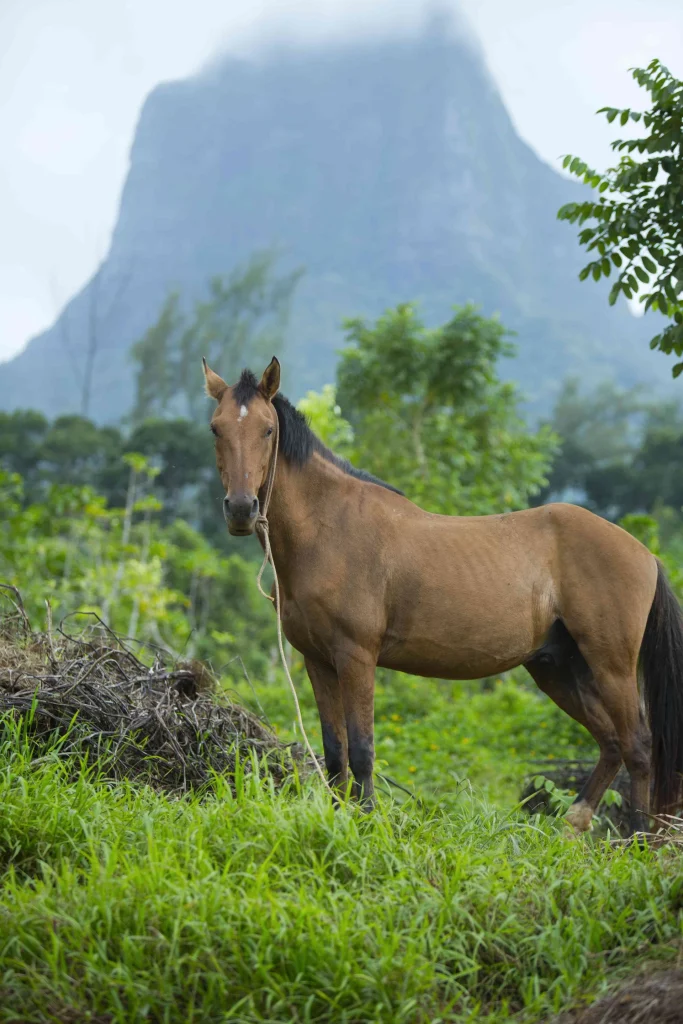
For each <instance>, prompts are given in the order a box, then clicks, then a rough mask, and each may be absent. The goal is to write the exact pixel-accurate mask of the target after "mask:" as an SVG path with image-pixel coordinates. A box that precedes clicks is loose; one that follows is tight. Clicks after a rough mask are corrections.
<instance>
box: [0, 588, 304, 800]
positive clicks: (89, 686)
mask: <svg viewBox="0 0 683 1024" xmlns="http://www.w3.org/2000/svg"><path fill="white" fill-rule="evenodd" d="M0 586H2V585H0ZM0 595H2V597H4V598H5V599H6V600H0V715H2V714H5V713H7V712H13V713H14V714H15V715H19V716H21V717H22V718H23V720H24V722H25V723H26V727H27V729H28V730H29V733H30V735H31V737H32V739H40V738H41V737H45V738H47V737H48V736H50V737H52V738H54V737H55V736H57V737H59V739H60V745H59V749H60V752H61V753H62V754H63V755H65V756H66V755H69V754H77V755H79V756H81V757H83V756H85V757H86V758H87V760H88V762H89V763H93V762H95V761H96V762H97V763H98V764H99V766H100V768H101V769H102V770H103V771H104V772H105V773H106V774H107V775H109V776H111V777H113V778H119V779H120V778H129V779H136V780H138V781H142V782H146V783H149V784H151V785H153V786H155V787H157V788H160V789H163V790H166V791H167V792H171V793H183V792H187V791H189V790H191V789H197V788H200V787H203V786H207V785H208V784H210V783H211V781H212V779H213V778H214V777H215V775H216V774H220V775H227V776H228V778H230V776H231V775H233V774H234V771H235V762H236V758H237V757H239V759H240V761H241V762H242V764H243V766H244V770H245V771H249V770H250V755H252V754H256V755H257V757H258V758H259V760H260V761H261V762H262V764H263V765H264V766H265V768H266V770H267V771H268V772H269V773H270V774H271V775H272V777H273V778H274V780H275V782H276V784H280V783H282V782H283V781H284V779H285V778H286V777H288V776H289V775H291V774H292V771H293V769H294V762H295V761H296V763H297V768H298V770H299V772H300V773H301V774H306V773H307V772H308V771H309V770H310V767H311V766H309V765H307V764H306V762H305V761H304V760H303V758H302V755H301V749H300V747H299V746H298V744H296V745H293V746H292V745H285V744H283V743H281V742H280V741H279V740H278V739H277V737H276V736H275V734H274V733H273V732H272V730H271V729H269V728H268V727H267V726H266V725H264V723H263V722H262V721H260V719H259V718H257V717H256V716H255V715H254V714H252V713H251V712H249V711H247V710H246V709H245V708H244V707H241V706H240V705H239V704H236V703H233V702H231V701H229V700H228V699H227V698H226V697H224V696H223V695H222V694H221V692H220V690H219V689H218V687H217V684H216V681H215V679H214V678H213V676H212V675H211V673H210V672H209V670H208V669H207V668H206V667H205V666H204V665H202V664H201V663H199V662H196V661H191V662H179V661H176V662H174V661H173V659H172V658H171V656H170V655H169V654H168V653H167V652H165V651H163V650H161V649H154V650H153V652H152V654H151V655H150V657H149V658H148V659H147V660H148V661H149V660H151V664H145V662H144V661H143V660H141V657H139V656H138V654H140V653H141V652H140V651H139V650H138V653H134V650H133V648H134V647H135V643H134V642H131V641H129V640H124V639H123V638H121V637H119V636H117V635H116V634H115V633H113V632H112V630H110V629H109V628H108V627H107V626H106V625H105V624H104V623H103V622H101V620H99V619H97V617H92V618H91V619H90V620H89V621H90V624H89V625H88V626H87V628H85V629H84V630H83V631H81V632H80V633H79V634H78V635H75V636H72V635H70V634H69V633H68V632H67V631H66V627H65V625H64V624H63V625H62V626H60V627H59V628H58V629H55V630H52V629H50V630H49V631H48V632H47V633H38V632H35V631H34V630H32V629H31V625H30V623H29V621H28V618H27V616H26V614H25V612H24V609H23V605H22V603H21V597H20V595H19V593H18V592H17V591H16V590H14V588H8V587H6V586H2V590H0ZM8 608H9V612H8V611H7V609H8ZM138 646H139V645H138ZM146 650H149V648H146Z"/></svg>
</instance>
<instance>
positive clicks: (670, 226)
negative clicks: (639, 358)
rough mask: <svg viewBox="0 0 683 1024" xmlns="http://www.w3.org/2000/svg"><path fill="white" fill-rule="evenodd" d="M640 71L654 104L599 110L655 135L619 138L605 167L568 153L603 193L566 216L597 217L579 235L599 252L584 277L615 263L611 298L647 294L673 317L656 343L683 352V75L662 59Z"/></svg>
mask: <svg viewBox="0 0 683 1024" xmlns="http://www.w3.org/2000/svg"><path fill="white" fill-rule="evenodd" d="M632 73H633V77H634V78H635V80H636V82H637V83H638V85H640V86H642V88H644V89H646V90H647V92H649V93H650V97H651V101H652V106H651V108H650V109H649V110H647V111H645V112H644V113H639V112H637V111H632V110H629V109H626V110H618V109H616V108H615V107H603V108H602V110H600V111H598V113H604V114H605V115H606V117H607V120H608V121H609V122H610V123H611V122H613V121H614V120H616V118H619V123H620V124H621V125H622V126H624V125H626V124H627V123H628V122H629V121H631V122H635V123H638V122H640V121H641V120H642V123H643V126H644V128H645V129H646V130H647V134H645V135H643V136H641V137H640V138H634V139H617V140H616V141H615V142H613V143H612V149H613V150H614V151H615V152H617V153H619V154H621V156H620V159H619V163H618V164H617V166H616V167H613V168H610V169H609V170H608V171H607V172H606V173H605V174H599V173H597V172H596V171H594V170H591V169H590V168H588V167H587V166H586V164H585V163H584V162H583V161H582V160H580V159H579V158H578V157H575V156H567V157H565V159H564V167H565V168H568V169H569V171H570V172H571V173H572V174H575V175H576V176H577V177H579V178H582V179H583V181H584V182H585V183H586V184H587V185H590V186H591V187H592V188H593V189H595V190H597V193H598V198H596V199H593V200H585V201H584V202H581V203H569V204H567V205H566V206H563V207H562V208H561V209H560V211H559V213H558V216H559V218H560V219H561V220H567V221H569V222H570V223H572V224H579V225H581V226H582V225H584V224H586V222H591V223H590V226H589V227H583V228H582V231H581V232H580V234H579V241H580V242H581V244H582V245H584V246H585V247H586V250H587V251H588V252H590V253H594V254H595V256H594V258H593V259H592V260H591V261H590V262H589V263H588V264H587V265H586V266H585V267H584V268H583V270H582V271H581V273H580V275H579V276H580V278H581V280H585V279H586V278H587V277H589V276H591V277H593V279H594V280H595V281H599V280H600V278H602V277H609V276H610V274H611V273H612V270H613V269H614V270H615V273H616V280H615V282H614V284H613V285H612V288H611V291H610V295H609V301H610V303H612V304H613V303H615V302H616V300H617V298H618V297H619V295H620V294H621V295H624V296H625V297H626V298H627V299H631V298H633V297H634V296H636V295H639V297H640V301H641V302H643V303H644V304H645V309H646V310H648V309H653V310H659V312H660V313H662V314H663V315H664V316H665V317H667V318H669V320H670V321H671V322H670V323H669V324H668V325H667V326H666V327H665V328H664V330H663V331H662V332H661V333H659V334H657V335H655V337H654V338H653V339H652V341H651V342H650V347H651V348H653V349H656V348H658V349H660V350H661V351H662V352H665V353H666V354H667V355H668V354H671V353H672V352H673V353H675V354H676V355H677V356H683V216H682V214H681V211H682V210H683V82H682V81H680V80H679V79H677V78H674V76H673V75H672V74H671V72H670V71H669V70H668V68H665V67H664V66H663V65H662V64H661V63H660V61H658V60H653V61H651V63H650V64H649V65H648V66H647V68H645V69H643V68H634V69H633V72H632ZM634 154H636V155H637V156H634ZM682 371H683V361H681V362H678V363H676V364H675V365H674V367H673V371H672V372H673V375H674V377H677V376H678V375H679V374H680V373H681V372H682Z"/></svg>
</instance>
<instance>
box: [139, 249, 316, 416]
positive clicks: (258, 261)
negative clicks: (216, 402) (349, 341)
mask: <svg viewBox="0 0 683 1024" xmlns="http://www.w3.org/2000/svg"><path fill="white" fill-rule="evenodd" d="M300 276H301V271H300V270H295V271H289V272H286V273H283V274H281V275H276V274H275V255H274V254H273V253H272V252H262V253H257V254H256V255H255V256H254V257H252V259H251V260H250V261H249V262H248V263H247V264H246V266H244V267H238V268H237V269H236V270H235V271H233V273H232V274H230V275H228V276H227V277H214V278H212V279H211V281H210V282H209V286H208V296H207V297H206V298H205V299H203V300H201V301H199V302H197V303H195V306H194V309H193V312H192V315H191V316H189V315H187V314H186V313H184V312H183V310H182V306H181V301H180V296H179V295H178V293H177V292H174V293H172V294H171V295H169V297H168V298H167V299H166V302H165V303H164V305H163V307H162V310H161V313H160V315H159V319H158V320H157V322H156V323H155V324H153V325H152V327H150V328H149V330H148V331H147V332H146V334H145V335H144V336H143V337H142V338H141V339H140V341H138V342H137V343H136V344H135V345H133V347H132V349H131V357H132V359H133V361H134V362H135V363H136V366H137V373H136V400H135V406H134V409H133V414H132V420H133V422H134V423H139V422H141V421H142V420H144V419H147V418H149V417H159V416H169V415H172V416H189V417H190V419H195V420H196V419H199V418H200V417H201V415H202V414H203V412H204V410H205V398H204V385H203V379H202V373H201V361H202V356H205V357H206V359H207V360H208V362H209V363H210V364H211V366H213V367H215V368H216V371H217V372H218V373H220V374H221V376H223V377H225V378H226V379H227V380H231V379H233V378H235V377H236V376H238V374H239V372H240V370H241V369H242V364H243V362H244V361H245V360H246V359H253V360H254V361H262V360H263V359H265V358H267V357H269V356H271V355H272V353H273V350H275V349H278V348H280V347H281V345H282V341H283V337H284V332H285V328H286V325H287V321H288V318H289V309H290V303H291V299H292V295H293V293H294V289H295V287H296V285H297V282H298V280H299V278H300Z"/></svg>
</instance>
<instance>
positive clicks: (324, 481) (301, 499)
mask: <svg viewBox="0 0 683 1024" xmlns="http://www.w3.org/2000/svg"><path fill="white" fill-rule="evenodd" d="M321 461H322V460H320V461H319V458H318V457H316V456H314V457H313V458H311V459H310V461H309V462H307V463H306V465H305V466H301V467H295V466H290V465H288V464H287V463H286V462H285V460H284V459H283V458H282V456H280V458H279V460H278V466H277V472H276V474H275V480H274V482H273V492H272V495H271V499H270V507H269V508H268V526H269V535H270V545H271V548H272V552H273V557H274V559H275V565H276V567H277V571H278V575H279V576H281V577H282V578H283V580H286V579H287V577H288V575H289V573H290V570H291V568H292V567H293V566H295V565H300V564H301V562H300V557H301V556H302V555H303V554H304V553H305V551H306V550H307V549H310V548H311V547H312V546H314V545H315V544H316V543H317V540H318V535H319V532H320V528H321V525H322V524H323V523H324V519H325V510H326V508H327V507H328V505H329V503H330V502H334V501H335V492H336V491H337V489H338V487H339V486H340V484H339V482H338V481H337V480H336V479H335V474H333V473H330V472H326V467H325V465H324V464H323V465H321Z"/></svg>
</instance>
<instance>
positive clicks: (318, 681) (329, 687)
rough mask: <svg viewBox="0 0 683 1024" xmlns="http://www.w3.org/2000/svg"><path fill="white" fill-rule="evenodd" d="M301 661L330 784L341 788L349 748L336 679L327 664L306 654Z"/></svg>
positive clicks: (347, 765)
mask: <svg viewBox="0 0 683 1024" xmlns="http://www.w3.org/2000/svg"><path fill="white" fill-rule="evenodd" d="M305 662H306V671H307V672H308V677H309V679H310V680H311V685H312V687H313V693H314V694H315V702H316V704H317V705H318V714H319V715H320V728H321V731H322V734H323V750H324V752H325V767H326V768H327V776H328V778H329V780H330V785H331V786H334V787H336V788H338V789H339V790H340V791H341V790H345V789H346V784H347V781H348V777H349V751H348V742H347V738H346V719H345V717H344V705H343V703H342V697H341V689H340V686H339V679H338V678H337V673H336V671H335V670H334V669H333V668H332V667H331V666H330V665H326V664H325V663H324V662H319V661H314V660H313V659H312V658H306V659H305Z"/></svg>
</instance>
